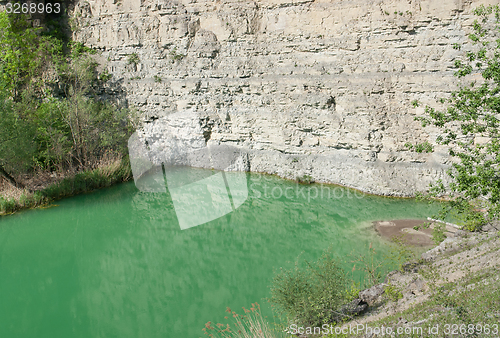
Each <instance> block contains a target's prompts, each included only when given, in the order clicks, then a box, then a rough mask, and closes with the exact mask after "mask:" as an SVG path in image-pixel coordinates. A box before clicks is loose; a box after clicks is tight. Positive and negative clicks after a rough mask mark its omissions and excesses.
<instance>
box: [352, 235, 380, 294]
mask: <svg viewBox="0 0 500 338" xmlns="http://www.w3.org/2000/svg"><path fill="white" fill-rule="evenodd" d="M351 256H352V257H353V260H351V263H355V264H354V266H353V271H354V270H355V269H356V266H357V267H358V269H359V270H362V271H364V272H365V274H366V278H367V279H368V281H366V280H365V282H364V285H363V286H364V287H370V286H373V285H376V284H378V283H379V282H380V279H381V278H382V268H383V265H384V264H383V262H382V261H380V260H379V259H377V257H376V256H377V253H376V251H375V249H374V248H373V246H372V244H371V243H370V247H369V248H368V255H357V256H355V255H351Z"/></svg>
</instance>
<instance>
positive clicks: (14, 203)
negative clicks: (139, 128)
mask: <svg viewBox="0 0 500 338" xmlns="http://www.w3.org/2000/svg"><path fill="white" fill-rule="evenodd" d="M131 175H132V171H131V168H130V164H129V161H128V158H127V157H124V158H123V159H122V160H121V161H120V162H119V163H114V164H111V165H109V166H108V167H104V168H99V169H94V170H89V171H83V172H80V173H78V174H76V175H75V176H72V177H68V178H65V179H63V180H62V181H60V182H58V183H55V184H53V185H50V186H49V187H47V188H45V189H44V190H42V191H35V192H33V193H23V194H22V195H21V197H20V198H19V199H18V200H15V199H12V198H11V199H4V198H2V197H0V214H10V213H13V212H15V211H17V210H19V209H25V208H33V207H37V206H41V205H45V204H48V203H49V202H51V201H54V200H57V199H60V198H64V197H69V196H73V195H77V194H80V193H83V192H88V191H92V190H95V189H100V188H104V187H109V186H111V185H113V184H115V183H118V182H123V181H126V180H128V179H129V178H130V177H131Z"/></svg>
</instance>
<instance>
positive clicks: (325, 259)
mask: <svg viewBox="0 0 500 338" xmlns="http://www.w3.org/2000/svg"><path fill="white" fill-rule="evenodd" d="M348 289H349V281H348V279H347V277H346V274H345V272H344V271H343V270H342V269H341V268H340V267H339V264H338V262H337V261H336V260H335V259H334V257H333V255H332V253H331V251H330V250H328V251H326V252H325V253H324V254H323V255H322V256H321V258H320V259H319V260H318V261H316V262H313V263H309V262H307V261H306V262H305V266H300V265H299V263H298V262H296V264H295V268H293V269H290V270H286V269H283V268H282V269H281V270H280V271H279V272H278V273H277V274H276V275H275V277H274V278H273V281H272V285H271V298H270V302H271V304H272V305H273V307H274V308H275V309H276V310H277V311H278V313H279V314H280V315H282V316H284V317H286V318H287V319H288V320H291V321H293V323H294V324H297V325H300V326H321V325H323V324H326V323H332V322H337V321H339V320H341V319H342V317H343V316H342V315H341V313H340V312H339V309H340V307H341V306H342V305H343V304H344V303H345V302H346V300H347V298H348V293H347V292H346V291H347V290H348Z"/></svg>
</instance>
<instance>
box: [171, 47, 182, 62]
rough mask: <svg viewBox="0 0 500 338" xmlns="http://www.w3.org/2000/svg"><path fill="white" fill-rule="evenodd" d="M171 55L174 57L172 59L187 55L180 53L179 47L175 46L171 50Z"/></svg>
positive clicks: (180, 58)
mask: <svg viewBox="0 0 500 338" xmlns="http://www.w3.org/2000/svg"><path fill="white" fill-rule="evenodd" d="M170 57H171V58H172V60H174V61H178V60H182V59H184V58H185V57H186V55H184V54H180V53H178V52H177V47H174V49H172V50H171V51H170Z"/></svg>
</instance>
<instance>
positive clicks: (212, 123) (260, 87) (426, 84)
mask: <svg viewBox="0 0 500 338" xmlns="http://www.w3.org/2000/svg"><path fill="white" fill-rule="evenodd" d="M489 2H490V3H493V2H494V1H489ZM480 4H488V1H467V0H443V1H434V0H421V1H419V0H405V1H397V0H383V1H375V0H371V1H370V0H349V1H340V0H330V1H326V0H269V1H238V0H213V1H211V0H198V1H197V0H179V1H167V0H158V1H156V0H155V1H153V0H141V1H129V0H122V1H120V0H114V1H112V2H110V1H104V0H95V1H88V2H87V1H79V2H78V3H77V4H76V6H75V8H74V10H73V13H72V15H73V17H74V19H73V24H74V27H75V28H76V29H75V31H74V37H75V38H76V39H77V40H79V41H81V42H83V43H85V44H86V45H88V46H90V47H93V48H97V49H99V50H100V51H101V53H100V54H99V59H100V63H101V64H102V67H103V68H107V69H108V71H109V72H110V73H112V74H113V78H112V80H111V81H112V82H113V83H114V85H115V87H116V86H117V85H118V86H122V87H123V89H125V91H126V93H127V100H128V102H129V104H131V105H133V106H136V107H138V108H139V109H140V111H141V112H142V114H143V118H144V123H145V124H144V125H145V129H144V131H143V132H142V137H145V138H146V139H148V140H149V142H151V146H152V149H154V151H155V152H156V153H155V154H154V155H153V157H156V158H161V157H162V156H161V154H162V152H163V151H166V150H165V149H168V147H169V145H170V144H171V141H172V140H177V141H178V140H181V141H182V142H181V143H182V144H184V145H185V146H186V147H187V148H186V151H187V150H189V149H194V148H196V147H200V146H204V145H206V144H208V145H210V144H224V143H226V144H230V145H232V146H237V147H239V148H241V149H242V151H244V152H246V153H247V154H248V162H249V165H248V168H245V169H249V170H251V171H258V172H267V173H271V174H277V175H280V176H283V177H286V178H296V177H297V176H303V175H310V176H312V177H313V178H314V179H316V180H317V181H322V182H330V183H337V184H342V185H346V186H349V187H353V188H356V189H360V190H362V191H366V192H370V193H376V194H383V195H395V196H411V195H413V194H414V193H415V192H416V191H422V190H425V189H426V188H427V187H428V185H429V183H430V182H432V181H434V180H435V179H438V178H443V177H444V176H445V174H444V170H445V168H446V167H447V166H448V165H449V163H450V159H449V157H448V156H447V152H446V150H445V149H443V148H440V147H439V146H437V147H436V148H435V149H436V151H435V152H434V153H432V154H416V153H413V152H410V151H408V150H407V148H406V147H405V144H406V143H407V142H412V143H415V142H422V141H426V140H427V141H429V142H431V143H435V139H436V137H437V132H438V130H436V129H433V128H430V127H427V128H425V129H423V128H422V127H421V125H420V123H419V122H417V121H415V120H414V117H415V116H420V115H423V114H424V108H423V106H424V105H425V104H429V105H432V106H434V107H439V104H438V103H437V102H438V99H439V98H441V97H447V96H448V95H449V93H450V92H451V91H452V90H454V89H456V84H457V80H456V78H455V77H454V76H453V72H454V69H453V67H454V60H455V59H456V58H459V57H461V56H462V55H463V51H458V50H455V49H453V45H454V44H456V43H459V44H464V46H467V34H468V33H469V32H470V31H471V25H472V22H473V20H474V16H473V15H472V14H471V9H473V8H475V7H477V6H478V5H480ZM414 100H418V101H419V102H420V103H421V104H420V106H419V107H414V106H413V105H412V102H413V101H414ZM179 113H180V115H183V116H184V117H182V118H180V119H179V118H172V117H169V116H179ZM184 113H186V114H184ZM193 147H194V148H193ZM167 152H168V151H167Z"/></svg>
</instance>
